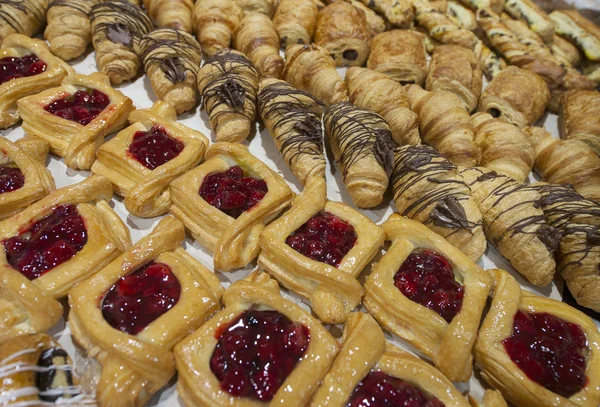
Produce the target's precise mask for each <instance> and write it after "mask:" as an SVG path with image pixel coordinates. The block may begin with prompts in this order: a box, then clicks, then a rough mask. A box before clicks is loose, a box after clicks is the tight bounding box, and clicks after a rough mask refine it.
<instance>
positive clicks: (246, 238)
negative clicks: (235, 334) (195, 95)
mask: <svg viewBox="0 0 600 407" xmlns="http://www.w3.org/2000/svg"><path fill="white" fill-rule="evenodd" d="M171 198H172V199H173V206H171V212H172V213H173V214H174V215H175V216H177V217H178V218H179V219H181V220H182V221H183V223H184V224H185V226H186V228H187V229H188V230H189V231H190V233H191V234H192V236H193V237H194V239H196V241H198V243H200V244H201V245H202V246H204V247H206V248H207V249H208V250H210V251H211V252H212V255H213V258H214V266H215V268H216V269H218V270H221V271H232V270H234V269H237V268H241V267H245V266H247V265H248V264H249V263H250V262H251V261H252V260H254V259H255V258H256V256H258V253H259V251H260V248H259V246H258V236H259V235H260V233H261V232H262V231H263V229H264V227H265V225H267V224H268V223H269V222H271V221H272V220H273V219H274V218H276V217H277V215H279V213H280V212H281V211H282V210H283V209H285V208H286V207H287V206H288V205H289V203H290V201H291V200H292V198H293V192H292V190H291V189H290V188H289V187H288V185H287V184H286V182H285V180H284V179H283V178H281V177H280V176H279V175H277V174H276V173H275V172H273V171H272V170H271V169H269V167H267V166H266V165H265V164H264V163H262V162H261V161H260V160H259V159H258V158H256V157H254V156H253V155H251V154H250V153H249V152H248V148H247V147H245V146H243V145H241V144H232V143H216V144H212V145H211V146H210V147H209V148H208V150H207V152H206V161H205V162H204V163H202V164H201V165H200V166H198V167H196V168H194V169H193V170H190V171H188V172H187V173H185V174H184V175H182V176H181V177H179V178H178V179H176V180H175V181H173V182H172V183H171Z"/></svg>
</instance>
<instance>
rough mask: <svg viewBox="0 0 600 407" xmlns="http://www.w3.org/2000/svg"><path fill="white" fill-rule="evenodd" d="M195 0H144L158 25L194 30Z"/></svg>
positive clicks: (188, 31) (145, 5) (151, 16)
mask: <svg viewBox="0 0 600 407" xmlns="http://www.w3.org/2000/svg"><path fill="white" fill-rule="evenodd" d="M193 7H194V1H193V0H179V1H172V0H144V8H145V9H146V11H147V12H148V15H149V16H150V18H151V19H152V21H154V25H156V26H157V27H169V28H175V29H177V30H181V31H185V32H187V33H191V32H192V9H193Z"/></svg>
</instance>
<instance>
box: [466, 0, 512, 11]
mask: <svg viewBox="0 0 600 407" xmlns="http://www.w3.org/2000/svg"><path fill="white" fill-rule="evenodd" d="M504 1H505V0H460V2H461V3H462V4H464V5H465V6H467V7H469V8H471V9H473V10H479V9H481V8H489V9H490V10H492V11H493V12H494V13H496V14H500V13H502V10H503V9H504Z"/></svg>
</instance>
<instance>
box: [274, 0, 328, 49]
mask: <svg viewBox="0 0 600 407" xmlns="http://www.w3.org/2000/svg"><path fill="white" fill-rule="evenodd" d="M318 14H319V10H318V9H317V6H316V5H315V3H314V2H312V1H305V0H281V1H280V2H279V5H278V6H277V10H276V11H275V15H274V16H273V24H274V25H275V30H276V31H277V34H278V35H279V40H280V41H281V47H282V48H284V49H285V48H286V47H287V46H288V45H292V44H310V43H311V42H312V39H313V37H314V35H315V30H316V28H317V16H318Z"/></svg>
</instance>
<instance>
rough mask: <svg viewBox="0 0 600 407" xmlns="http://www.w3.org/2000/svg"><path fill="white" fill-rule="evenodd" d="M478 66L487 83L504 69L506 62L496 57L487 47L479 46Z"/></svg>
mask: <svg viewBox="0 0 600 407" xmlns="http://www.w3.org/2000/svg"><path fill="white" fill-rule="evenodd" d="M479 65H480V67H481V71H482V72H483V74H484V75H485V77H486V79H487V80H488V82H491V80H492V79H494V78H495V77H496V75H498V74H499V73H500V71H502V70H503V69H504V68H506V61H505V60H504V59H502V58H501V57H499V56H498V55H496V53H495V52H494V51H492V50H491V49H490V48H489V47H488V46H487V45H485V44H483V43H482V44H481V52H480V56H479Z"/></svg>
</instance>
